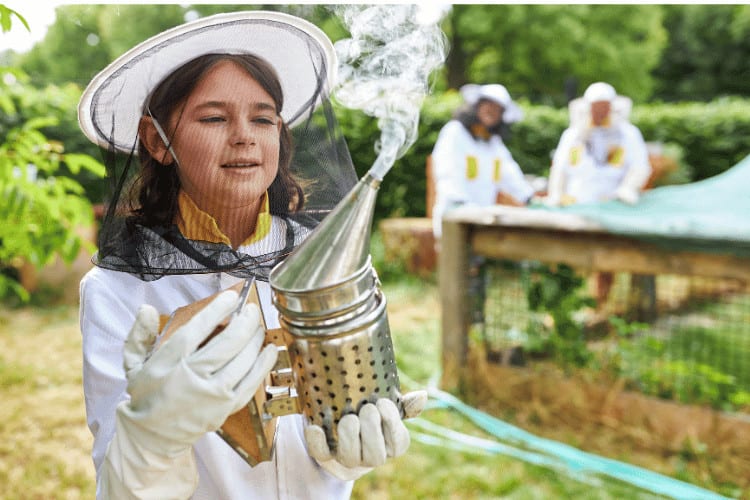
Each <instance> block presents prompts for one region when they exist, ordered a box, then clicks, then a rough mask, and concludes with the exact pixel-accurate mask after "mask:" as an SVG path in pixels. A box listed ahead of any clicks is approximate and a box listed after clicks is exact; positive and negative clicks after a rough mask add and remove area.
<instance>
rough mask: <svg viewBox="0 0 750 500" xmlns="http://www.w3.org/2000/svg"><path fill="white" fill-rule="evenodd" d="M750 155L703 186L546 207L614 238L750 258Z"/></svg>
mask: <svg viewBox="0 0 750 500" xmlns="http://www.w3.org/2000/svg"><path fill="white" fill-rule="evenodd" d="M749 190H750V156H748V157H746V158H745V159H744V160H742V161H741V162H739V163H738V164H737V165H735V166H734V167H732V168H730V169H729V170H727V171H725V172H723V173H721V174H719V175H716V176H714V177H711V178H709V179H705V180H702V181H698V182H693V183H691V184H682V185H676V186H664V187H659V188H656V189H652V190H649V191H646V192H645V193H643V195H642V196H641V198H640V200H639V201H638V203H637V204H635V205H627V204H624V203H622V202H620V201H609V202H603V203H596V204H580V205H571V206H567V207H560V208H544V210H554V211H559V212H562V213H572V214H578V215H580V216H582V217H584V218H586V219H588V220H591V221H593V222H597V223H599V224H601V225H602V226H604V227H605V228H606V229H607V230H608V231H610V232H611V233H613V234H620V235H626V236H632V237H634V238H638V239H644V240H648V241H650V242H652V243H656V244H659V245H667V246H669V247H672V248H675V249H681V250H699V251H707V252H718V253H730V254H734V255H738V256H750V192H748V191H749Z"/></svg>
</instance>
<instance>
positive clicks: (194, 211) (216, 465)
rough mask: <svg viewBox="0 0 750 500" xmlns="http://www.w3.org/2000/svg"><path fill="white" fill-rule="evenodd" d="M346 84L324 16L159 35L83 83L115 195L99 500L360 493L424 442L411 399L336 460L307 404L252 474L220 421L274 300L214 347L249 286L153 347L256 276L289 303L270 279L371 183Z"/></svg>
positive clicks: (87, 289) (92, 354) (104, 249)
mask: <svg viewBox="0 0 750 500" xmlns="http://www.w3.org/2000/svg"><path fill="white" fill-rule="evenodd" d="M334 76H335V58H334V52H333V47H332V45H331V42H330V40H328V38H327V37H326V36H325V35H324V34H323V33H322V32H321V31H319V30H318V29H317V28H316V27H315V26H313V25H310V24H309V23H307V22H305V21H303V20H301V19H298V18H295V17H292V16H288V15H283V14H279V13H271V12H260V11H255V12H243V13H234V14H229V15H218V16H212V17H209V18H204V19H200V20H198V21H195V22H192V23H187V24H185V25H182V26H179V27H177V28H174V29H171V30H168V31H166V32H164V33H161V34H159V35H157V36H156V37H154V38H151V39H149V40H147V41H145V42H143V43H142V44H140V45H138V46H136V47H135V48H133V49H131V50H130V51H129V52H127V53H126V54H124V55H123V56H122V57H120V58H119V59H118V60H116V61H115V62H113V63H112V64H111V65H110V66H108V67H107V68H105V70H103V71H102V72H101V73H100V74H99V75H97V76H96V77H95V78H94V79H93V80H92V82H91V84H90V85H89V87H88V88H87V89H86V90H85V92H84V95H83V97H82V99H81V103H80V105H79V121H80V124H81V128H82V130H83V131H84V133H85V134H86V135H87V136H88V137H89V138H90V139H91V140H92V141H94V142H95V143H97V144H100V145H102V146H104V147H107V148H108V149H109V150H110V151H111V152H112V153H113V154H112V155H111V158H110V160H111V161H110V162H109V163H110V166H111V167H112V170H111V174H112V179H113V182H114V187H115V194H114V198H113V200H112V201H111V203H110V209H109V211H108V214H107V216H106V218H105V220H104V222H103V225H102V229H101V232H100V240H99V251H98V253H97V255H96V256H95V259H94V263H95V264H96V267H94V268H93V269H92V270H91V271H90V272H89V273H88V274H87V275H86V276H85V277H84V279H83V280H82V282H81V330H82V334H83V356H84V374H83V378H84V380H83V383H84V392H85V400H86V410H87V419H88V424H89V428H90V429H91V431H92V433H93V435H94V447H93V453H92V455H93V460H94V464H95V466H96V470H97V495H98V496H99V497H102V498H158V499H164V498H189V497H192V498H206V499H217V498H307V497H315V498H345V497H348V496H349V495H350V492H351V488H352V480H353V479H356V478H357V477H359V476H361V475H362V474H364V473H365V472H367V471H368V470H370V469H371V467H373V466H376V465H380V464H381V463H383V462H384V461H385V458H386V456H397V455H399V454H402V453H403V452H404V451H405V450H406V448H407V447H408V432H407V431H406V428H405V427H404V425H403V423H402V422H401V419H400V417H399V416H398V410H397V409H396V407H395V405H394V404H393V403H392V402H390V400H387V399H386V400H383V399H381V400H379V401H378V402H377V405H373V404H366V405H364V406H363V407H362V409H361V410H360V412H359V415H352V416H351V418H348V417H349V416H347V417H344V418H347V422H350V423H351V422H353V424H352V425H353V427H352V429H354V432H349V433H346V432H341V427H339V429H340V435H339V443H338V444H339V446H338V453H337V454H336V456H332V455H331V453H330V450H329V449H328V447H327V445H326V444H325V443H321V442H320V441H319V440H317V439H316V436H319V435H320V434H319V433H318V432H317V430H318V429H312V431H313V432H308V431H310V430H311V428H313V427H314V426H306V425H305V421H304V419H303V417H302V416H301V415H289V416H285V417H280V420H279V426H278V431H277V435H276V441H275V452H274V455H273V458H272V460H271V461H267V462H262V463H260V464H258V465H256V466H254V467H250V466H249V465H248V464H247V463H246V462H245V461H244V460H243V459H242V458H241V457H240V456H239V455H237V454H236V453H235V452H234V450H232V449H231V448H230V447H229V446H228V445H227V444H226V443H225V442H224V441H223V440H222V439H221V438H220V437H219V436H218V435H217V434H215V433H214V432H212V431H214V430H216V429H218V428H219V427H220V426H221V425H222V423H223V422H224V421H225V420H226V418H227V416H229V415H231V414H232V413H234V412H235V411H237V410H238V409H240V408H241V407H243V406H244V405H246V404H247V402H248V401H249V400H250V398H251V397H252V396H253V394H255V392H256V390H257V389H258V387H259V386H260V384H261V383H262V382H263V380H264V377H265V376H266V374H267V373H268V372H269V370H271V369H272V368H273V366H274V364H275V362H276V351H275V349H273V348H272V347H268V348H265V349H261V344H262V342H263V337H264V335H263V327H262V326H261V325H262V323H261V316H260V311H259V310H258V308H257V307H254V306H248V307H245V308H244V309H243V310H242V312H241V313H239V314H236V315H234V316H232V319H231V321H230V322H229V324H228V326H227V327H226V328H225V330H224V332H223V333H222V334H221V335H218V336H216V337H214V338H213V339H212V340H211V341H210V342H209V343H207V344H206V345H205V346H203V347H201V348H200V349H198V346H199V344H201V342H202V341H203V340H204V339H205V338H207V337H208V335H209V334H210V333H211V332H212V331H213V330H214V328H215V327H216V326H217V325H218V324H219V323H221V322H222V321H223V320H224V319H225V318H227V317H228V316H229V315H230V314H231V313H232V311H234V310H235V309H236V308H237V305H238V302H239V301H238V298H237V294H236V293H235V292H232V291H227V292H223V293H221V294H219V295H218V296H217V297H216V298H215V299H214V300H213V301H212V302H210V304H209V305H208V306H207V307H205V308H204V309H203V310H202V311H201V312H199V313H198V314H196V315H195V316H194V317H193V318H192V319H191V320H190V321H188V322H187V323H186V324H185V325H183V326H182V327H180V328H179V329H178V330H177V331H176V332H175V333H174V334H173V335H172V337H170V339H169V341H167V342H164V343H163V344H162V345H161V346H160V347H159V348H158V349H155V348H154V344H155V342H156V340H157V336H158V330H159V325H158V316H159V314H169V313H170V312H171V311H174V310H175V309H177V308H178V307H181V306H184V305H186V304H190V303H192V302H195V301H197V300H199V299H202V298H204V297H208V296H211V295H213V294H216V293H217V292H219V291H220V290H224V289H226V288H228V287H230V286H232V285H234V284H236V283H238V282H239V281H241V280H242V279H243V278H248V277H255V278H257V279H258V280H261V283H259V293H260V295H261V297H260V299H261V304H262V308H263V309H264V310H266V309H268V310H270V308H272V307H273V306H272V305H271V299H270V292H269V288H268V285H267V283H265V282H262V280H267V277H268V271H269V270H270V269H271V268H272V267H273V265H275V264H276V263H278V262H279V261H280V260H281V259H283V257H284V256H286V255H288V254H289V253H290V252H291V251H292V250H293V249H294V248H295V247H296V246H297V245H298V244H299V243H300V242H301V241H303V240H304V238H305V236H306V235H307V234H309V232H310V231H311V229H312V228H313V227H314V226H315V225H316V224H317V222H319V221H320V220H321V218H322V217H323V216H324V215H325V214H326V213H327V212H328V211H330V210H331V208H332V207H333V206H335V204H336V203H337V202H338V200H339V199H341V197H342V196H343V195H344V194H345V193H346V192H347V190H348V189H349V188H350V187H351V186H352V185H353V183H354V181H356V176H355V175H354V171H353V168H352V167H351V160H350V158H349V155H348V152H347V150H346V147H345V145H344V144H343V141H342V140H341V136H340V134H339V133H338V130H337V128H336V126H335V122H334V120H333V114H332V113H331V112H330V107H329V103H328V96H327V90H328V86H329V85H330V84H331V82H332V81H333V78H334ZM295 126H296V127H295ZM292 127H294V130H293V129H292ZM293 141H294V144H295V147H294V152H295V155H294V156H293V155H292V151H293V147H292V144H293ZM135 151H137V154H138V157H139V160H140V164H141V170H140V173H139V174H138V175H135V176H134V175H133V174H132V173H131V172H130V170H131V166H132V162H131V159H132V156H133V153H134V152H135ZM123 156H124V157H125V162H124V163H125V166H124V169H123V171H122V172H119V171H118V170H117V168H115V167H116V165H115V163H116V162H115V160H116V159H118V158H122V157H123ZM130 193H132V195H130V199H128V195H129V194H130ZM144 304H145V305H144ZM266 321H267V322H269V321H270V322H271V323H273V322H274V321H276V318H275V315H273V314H270V315H266ZM268 326H269V327H273V326H276V325H274V324H269V325H268ZM406 396H408V395H405V399H408V398H407V397H406ZM418 399H419V400H420V401H422V399H423V396H422V395H421V394H420V395H419V398H418ZM419 404H421V402H420V403H418V405H419ZM394 411H395V414H394ZM344 418H342V423H343V422H344Z"/></svg>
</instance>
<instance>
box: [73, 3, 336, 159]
mask: <svg viewBox="0 0 750 500" xmlns="http://www.w3.org/2000/svg"><path fill="white" fill-rule="evenodd" d="M216 53H229V54H246V53H250V54H254V55H256V56H258V57H261V58H263V59H265V60H266V61H268V62H269V63H270V64H271V65H272V66H273V67H274V69H275V70H276V72H277V74H278V76H279V79H280V80H281V87H282V92H283V94H284V107H283V109H282V110H281V117H282V119H283V120H284V121H285V122H286V123H287V124H288V125H289V126H293V125H294V124H295V123H296V122H297V121H299V120H300V119H301V118H302V117H303V116H304V115H305V113H306V112H308V111H310V110H311V109H312V108H314V107H315V106H316V105H317V104H319V103H320V102H321V98H322V95H323V94H324V93H326V92H327V91H328V89H330V88H331V87H332V85H333V84H334V82H335V78H336V55H335V51H334V47H333V44H332V43H331V40H330V39H329V38H328V37H327V36H326V35H325V33H323V32H322V31H321V30H320V29H319V28H318V27H316V26H315V25H314V24H311V23H309V22H307V21H305V20H303V19H300V18H298V17H294V16H291V15H288V14H284V13H281V12H268V11H247V12H234V13H228V14H217V15H214V16H209V17H205V18H201V19H198V20H196V21H193V22H189V23H186V24H182V25H180V26H177V27H175V28H172V29H169V30H166V31H163V32H162V33H159V34H158V35H155V36H154V37H152V38H149V39H148V40H146V41H144V42H142V43H140V44H138V45H137V46H135V47H133V48H132V49H130V50H129V51H128V52H126V53H125V54H123V55H122V56H120V57H119V58H117V59H116V60H115V61H114V62H112V63H111V64H110V65H109V66H107V67H106V68H105V69H104V70H102V71H101V72H100V73H99V74H97V75H96V76H95V77H94V78H93V79H92V80H91V82H90V83H89V85H88V87H87V88H86V89H85V90H84V92H83V95H82V97H81V100H80V102H79V105H78V122H79V125H80V127H81V130H82V131H83V133H84V134H85V135H86V137H88V138H89V139H90V140H91V141H92V142H94V143H96V144H98V145H100V146H102V147H105V148H108V147H114V148H115V149H116V150H118V151H122V152H130V151H132V149H133V147H134V145H135V141H136V138H137V135H138V123H139V121H140V118H141V116H142V114H143V107H144V104H145V102H146V99H147V98H148V97H149V96H150V95H151V93H152V92H153V90H154V89H155V88H156V86H157V85H158V84H159V83H160V82H161V81H162V80H163V79H164V78H166V77H167V76H169V75H170V74H171V73H172V72H173V71H174V70H176V69H177V68H179V67H180V66H182V65H183V64H185V63H186V62H188V61H189V60H192V59H194V58H196V57H198V56H201V55H205V54H216Z"/></svg>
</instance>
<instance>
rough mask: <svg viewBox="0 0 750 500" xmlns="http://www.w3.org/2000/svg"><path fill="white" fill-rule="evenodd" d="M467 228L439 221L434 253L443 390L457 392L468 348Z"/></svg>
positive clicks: (454, 222)
mask: <svg viewBox="0 0 750 500" xmlns="http://www.w3.org/2000/svg"><path fill="white" fill-rule="evenodd" d="M469 249H470V247H469V225H468V224H463V223H461V222H457V221H452V220H450V218H449V217H446V218H444V219H443V236H442V238H441V242H440V249H439V252H438V281H439V285H440V304H441V311H442V323H441V324H442V339H443V345H442V349H443V352H442V357H443V375H442V380H441V386H442V388H443V389H444V390H446V391H448V392H453V393H457V392H458V393H460V391H461V389H462V388H463V385H464V383H463V382H464V380H465V370H466V368H467V366H466V365H467V356H468V349H469V335H468V334H469V324H470V305H469V301H468V297H467V293H466V290H467V288H468V276H469Z"/></svg>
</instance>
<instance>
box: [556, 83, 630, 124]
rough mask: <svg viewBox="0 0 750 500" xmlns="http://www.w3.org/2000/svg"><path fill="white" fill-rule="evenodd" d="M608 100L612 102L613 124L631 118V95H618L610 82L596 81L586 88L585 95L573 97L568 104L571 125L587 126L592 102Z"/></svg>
mask: <svg viewBox="0 0 750 500" xmlns="http://www.w3.org/2000/svg"><path fill="white" fill-rule="evenodd" d="M598 101H607V102H609V103H611V105H612V107H611V110H610V118H611V123H612V124H617V123H622V122H623V121H627V120H629V119H630V111H631V110H632V108H633V101H632V100H631V99H630V98H629V97H625V96H621V95H617V91H615V88H614V87H613V86H612V85H610V84H609V83H605V82H595V83H592V84H591V85H589V86H588V87H587V88H586V91H585V92H584V93H583V97H579V98H578V99H573V100H572V101H570V103H569V104H568V109H569V111H570V123H571V126H576V127H584V128H587V127H588V124H589V121H590V116H591V103H594V102H598Z"/></svg>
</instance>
